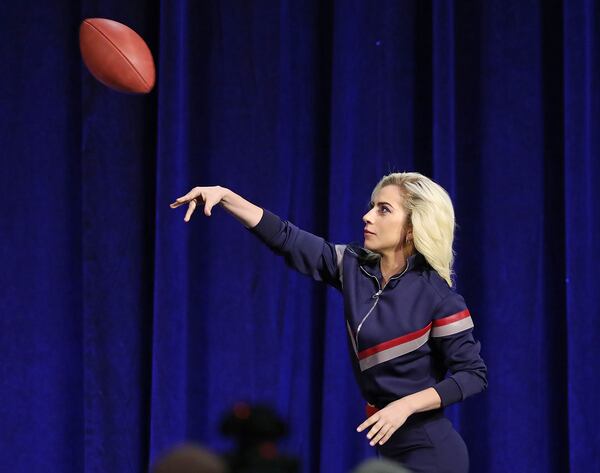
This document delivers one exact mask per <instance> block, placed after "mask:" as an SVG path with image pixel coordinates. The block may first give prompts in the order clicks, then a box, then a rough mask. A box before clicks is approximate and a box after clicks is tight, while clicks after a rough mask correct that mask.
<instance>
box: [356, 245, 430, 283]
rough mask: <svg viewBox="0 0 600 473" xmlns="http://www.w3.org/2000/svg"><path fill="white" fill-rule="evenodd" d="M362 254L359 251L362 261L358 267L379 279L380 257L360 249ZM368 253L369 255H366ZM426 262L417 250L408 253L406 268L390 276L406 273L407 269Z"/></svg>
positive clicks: (410, 269) (412, 268)
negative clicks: (410, 253)
mask: <svg viewBox="0 0 600 473" xmlns="http://www.w3.org/2000/svg"><path fill="white" fill-rule="evenodd" d="M362 250H363V252H362V255H361V254H360V253H359V256H363V255H364V258H362V261H361V262H360V267H361V268H362V269H363V271H365V272H366V273H368V274H369V275H370V276H375V277H376V278H377V279H378V280H380V279H381V266H380V261H381V258H378V257H376V256H372V255H373V253H371V254H370V255H369V252H368V251H366V250H364V249H362ZM367 255H369V256H367ZM425 263H426V260H425V257H424V256H423V255H422V254H421V253H419V252H415V253H413V254H412V255H410V256H409V257H408V260H407V263H406V268H405V269H404V270H402V272H400V273H398V274H394V275H393V276H391V277H392V278H394V277H396V276H399V275H400V274H402V273H407V272H409V271H413V270H415V269H417V268H419V267H420V266H423V264H425Z"/></svg>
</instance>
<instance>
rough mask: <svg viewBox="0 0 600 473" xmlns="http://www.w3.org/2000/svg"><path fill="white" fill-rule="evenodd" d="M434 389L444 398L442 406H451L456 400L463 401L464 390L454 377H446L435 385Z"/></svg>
mask: <svg viewBox="0 0 600 473" xmlns="http://www.w3.org/2000/svg"><path fill="white" fill-rule="evenodd" d="M433 389H435V390H436V391H437V393H438V394H439V396H440V399H441V400H442V407H446V406H449V405H450V404H454V403H455V402H458V401H462V398H463V396H462V391H461V389H460V386H459V385H458V383H457V382H456V381H455V380H454V379H452V378H446V379H444V380H442V381H440V382H439V383H437V384H436V385H435V386H433Z"/></svg>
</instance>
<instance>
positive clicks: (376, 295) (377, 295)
mask: <svg viewBox="0 0 600 473" xmlns="http://www.w3.org/2000/svg"><path fill="white" fill-rule="evenodd" d="M382 292H383V289H379V291H377V292H376V293H375V294H373V297H372V299H377V298H378V297H379V295H380V294H381V293H382Z"/></svg>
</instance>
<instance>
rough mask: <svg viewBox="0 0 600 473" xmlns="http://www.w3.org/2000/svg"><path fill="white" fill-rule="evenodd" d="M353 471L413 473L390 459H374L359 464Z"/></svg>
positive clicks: (354, 472) (358, 472) (357, 472)
mask: <svg viewBox="0 0 600 473" xmlns="http://www.w3.org/2000/svg"><path fill="white" fill-rule="evenodd" d="M352 473H411V471H410V470H407V469H406V468H404V467H403V466H402V465H400V464H398V463H396V462H393V461H390V460H383V459H372V460H367V461H365V462H363V463H361V464H360V465H358V466H357V467H356V468H355V469H354V470H352Z"/></svg>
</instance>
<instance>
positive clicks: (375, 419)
mask: <svg viewBox="0 0 600 473" xmlns="http://www.w3.org/2000/svg"><path fill="white" fill-rule="evenodd" d="M412 413H413V412H412V409H411V408H410V407H409V406H408V404H407V403H406V402H403V400H402V399H399V400H397V401H394V402H391V403H390V404H388V405H387V406H385V407H384V408H383V409H381V410H380V411H377V412H376V413H375V414H373V415H372V416H371V417H369V418H368V419H367V420H366V421H364V422H363V423H362V424H360V425H359V426H358V428H357V429H356V430H357V431H358V432H362V431H363V430H365V429H366V428H367V427H369V426H372V427H371V430H370V431H369V433H368V434H367V438H368V439H369V440H371V441H370V443H369V444H370V445H371V446H372V447H373V446H375V445H376V444H377V443H378V442H379V445H383V444H384V443H385V442H387V441H388V440H389V438H390V437H391V436H392V434H393V433H394V432H396V430H398V429H399V428H400V427H401V426H402V425H403V424H404V423H405V422H406V419H408V417H409V416H410V415H411V414H412Z"/></svg>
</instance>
